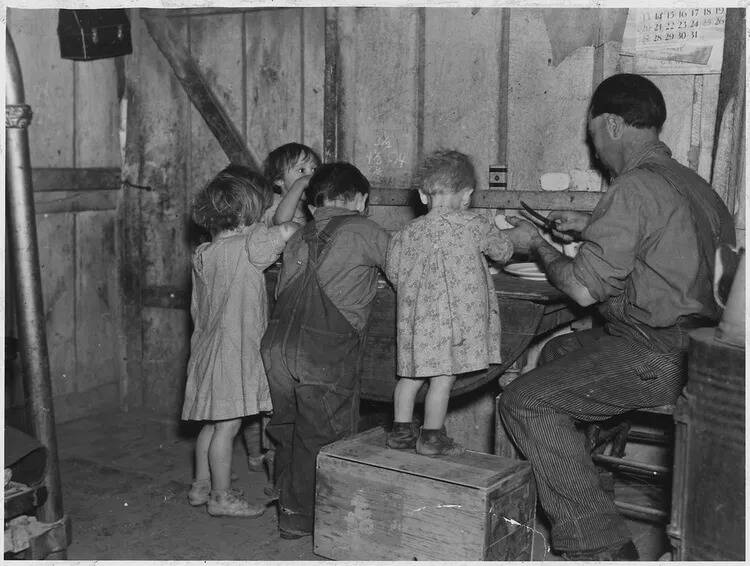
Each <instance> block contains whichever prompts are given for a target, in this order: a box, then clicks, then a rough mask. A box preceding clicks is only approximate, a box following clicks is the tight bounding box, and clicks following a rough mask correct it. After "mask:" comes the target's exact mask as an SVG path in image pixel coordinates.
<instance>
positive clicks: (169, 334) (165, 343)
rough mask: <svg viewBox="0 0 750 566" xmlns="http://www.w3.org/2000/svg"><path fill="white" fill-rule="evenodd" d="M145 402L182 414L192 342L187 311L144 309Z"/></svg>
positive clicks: (154, 406) (151, 407) (168, 412)
mask: <svg viewBox="0 0 750 566" xmlns="http://www.w3.org/2000/svg"><path fill="white" fill-rule="evenodd" d="M143 343H144V354H143V373H144V376H145V379H144V383H143V399H144V406H145V407H146V408H149V409H153V410H157V411H159V412H162V413H165V414H168V415H169V416H170V417H176V418H179V415H180V413H181V410H182V402H183V400H184V394H185V380H186V375H187V361H188V354H189V345H190V316H189V313H188V312H187V311H184V310H178V309H163V308H151V307H145V308H144V309H143Z"/></svg>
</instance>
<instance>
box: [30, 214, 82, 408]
mask: <svg viewBox="0 0 750 566" xmlns="http://www.w3.org/2000/svg"><path fill="white" fill-rule="evenodd" d="M36 225H37V227H36V230H37V241H38V245H39V269H40V272H41V276H42V303H43V306H44V320H45V328H46V331H47V353H48V357H49V374H50V381H51V384H52V395H53V396H58V395H64V394H66V393H72V392H73V391H75V390H76V384H77V382H78V368H77V366H76V327H77V320H76V314H77V313H76V309H75V305H76V286H75V281H76V266H75V254H76V245H75V214H71V213H64V214H37V215H36Z"/></svg>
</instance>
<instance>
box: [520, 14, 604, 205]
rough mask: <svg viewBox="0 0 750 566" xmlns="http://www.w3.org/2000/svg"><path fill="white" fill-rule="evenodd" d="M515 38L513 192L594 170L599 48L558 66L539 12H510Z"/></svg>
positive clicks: (574, 55) (581, 51)
mask: <svg viewBox="0 0 750 566" xmlns="http://www.w3.org/2000/svg"><path fill="white" fill-rule="evenodd" d="M561 10H562V9H561ZM565 10H567V9H565ZM510 34H511V35H510V45H511V51H510V63H509V88H510V93H509V96H508V188H509V189H512V190H524V189H536V188H539V177H540V176H541V175H542V174H543V173H548V172H565V173H568V172H570V171H571V170H587V169H590V168H591V162H590V155H589V149H588V146H587V144H586V111H587V108H588V103H589V100H590V97H591V92H592V87H593V85H592V76H593V64H594V57H593V56H594V48H593V47H582V48H579V49H577V50H576V51H574V52H573V53H571V54H570V55H568V57H566V58H565V59H564V60H563V61H561V62H560V63H559V64H558V65H557V67H555V66H553V65H552V60H553V56H552V48H551V45H550V40H549V36H548V34H547V30H546V27H545V24H544V20H543V18H542V14H541V11H540V10H536V9H526V8H517V9H513V10H511V21H510Z"/></svg>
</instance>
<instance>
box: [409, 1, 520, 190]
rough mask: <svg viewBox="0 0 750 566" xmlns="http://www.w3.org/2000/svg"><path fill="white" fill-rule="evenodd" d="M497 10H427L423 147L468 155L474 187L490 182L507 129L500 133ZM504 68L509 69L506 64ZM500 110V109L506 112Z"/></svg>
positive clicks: (502, 82) (500, 41) (505, 80)
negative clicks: (492, 167) (493, 166)
mask: <svg viewBox="0 0 750 566" xmlns="http://www.w3.org/2000/svg"><path fill="white" fill-rule="evenodd" d="M502 13H503V12H502V10H501V9H500V8H479V9H477V8H432V9H427V10H426V38H425V42H426V54H425V94H424V97H425V109H424V151H425V153H429V152H430V151H433V150H435V149H438V148H448V149H456V150H458V151H461V152H463V153H466V154H467V155H469V156H470V157H471V158H472V161H473V163H474V167H475V169H476V171H477V177H478V181H479V183H478V185H477V188H480V189H485V188H487V184H488V171H489V166H490V165H492V164H495V163H498V161H497V158H498V147H503V148H504V147H505V141H504V140H501V139H499V137H501V136H502V137H505V135H506V132H505V131H503V132H499V131H498V127H497V125H498V122H499V120H500V119H499V112H500V107H499V103H500V98H499V95H498V92H499V91H500V90H502V89H506V88H507V84H508V78H507V76H506V77H501V76H500V75H499V71H500V69H499V68H498V65H497V62H498V56H499V55H498V54H499V53H500V51H501V49H502V45H503V37H502V33H500V32H499V30H501V29H502ZM506 70H507V67H506ZM506 110H507V109H506V108H503V111H506Z"/></svg>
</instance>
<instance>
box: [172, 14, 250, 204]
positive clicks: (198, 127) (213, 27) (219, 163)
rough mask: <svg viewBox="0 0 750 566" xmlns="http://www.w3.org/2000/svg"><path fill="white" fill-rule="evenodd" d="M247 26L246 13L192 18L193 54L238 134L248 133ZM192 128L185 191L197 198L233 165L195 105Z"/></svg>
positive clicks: (189, 195) (191, 47)
mask: <svg viewBox="0 0 750 566" xmlns="http://www.w3.org/2000/svg"><path fill="white" fill-rule="evenodd" d="M243 25H244V24H243V16H242V14H228V15H215V16H202V17H192V18H190V43H189V45H190V53H191V55H192V56H193V58H195V60H196V62H197V63H198V66H199V67H200V70H201V71H202V72H203V74H204V76H205V78H206V81H207V82H208V84H209V86H210V88H211V90H213V91H214V92H215V93H216V96H217V98H219V99H220V101H221V103H222V104H223V105H224V108H226V111H227V114H228V115H229V118H230V119H231V120H232V121H233V122H234V124H235V126H236V127H237V129H238V131H240V132H243V133H244V132H245V126H244V120H243V113H244V109H243V106H244V104H245V96H244V90H243V89H244V84H243V80H242V71H243V57H244V53H243V50H242V33H243ZM217 38H222V41H217ZM186 47H187V44H186ZM190 127H191V134H190V173H189V174H188V180H189V182H188V186H186V187H185V191H186V192H187V196H188V197H193V196H194V195H195V194H197V193H198V191H200V190H201V189H202V188H203V187H204V186H205V184H206V183H207V182H208V181H209V180H210V179H211V178H212V177H213V176H214V175H215V174H216V173H218V172H219V171H220V170H221V169H223V168H224V167H226V166H227V165H228V164H229V160H228V159H227V156H226V154H225V153H224V151H223V150H222V148H221V146H220V145H219V143H218V142H217V141H216V138H215V137H214V136H213V135H212V134H211V131H210V130H209V129H208V126H206V123H205V121H204V120H203V118H202V117H201V115H200V114H199V113H198V111H197V110H196V109H195V108H194V107H192V105H191V109H190ZM188 202H189V201H188Z"/></svg>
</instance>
